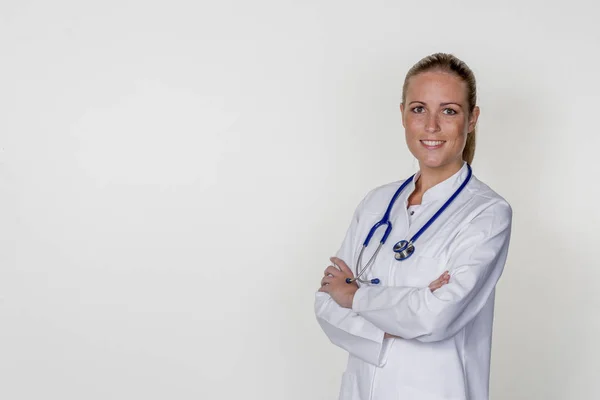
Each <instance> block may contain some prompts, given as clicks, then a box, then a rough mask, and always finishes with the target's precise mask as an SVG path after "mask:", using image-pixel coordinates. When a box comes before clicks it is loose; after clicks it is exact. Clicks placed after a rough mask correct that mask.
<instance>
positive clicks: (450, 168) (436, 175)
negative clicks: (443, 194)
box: [415, 160, 464, 193]
mask: <svg viewBox="0 0 600 400" xmlns="http://www.w3.org/2000/svg"><path fill="white" fill-rule="evenodd" d="M463 162H464V161H463V160H458V161H457V162H455V163H452V164H448V165H444V166H443V167H438V168H428V167H425V166H422V165H421V166H420V175H419V179H417V181H416V182H415V192H417V193H425V192H426V191H427V190H429V189H431V188H432V187H434V186H435V185H437V184H438V183H440V182H443V181H445V180H446V179H448V178H450V177H451V176H452V175H454V174H455V173H457V172H458V171H460V169H461V168H462V166H463Z"/></svg>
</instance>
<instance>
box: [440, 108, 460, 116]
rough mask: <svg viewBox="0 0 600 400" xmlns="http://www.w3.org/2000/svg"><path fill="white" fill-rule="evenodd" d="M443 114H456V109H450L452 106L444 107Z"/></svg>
mask: <svg viewBox="0 0 600 400" xmlns="http://www.w3.org/2000/svg"><path fill="white" fill-rule="evenodd" d="M442 112H443V113H444V114H446V115H456V114H458V113H457V112H456V110H454V109H452V108H444V110H443V111H442Z"/></svg>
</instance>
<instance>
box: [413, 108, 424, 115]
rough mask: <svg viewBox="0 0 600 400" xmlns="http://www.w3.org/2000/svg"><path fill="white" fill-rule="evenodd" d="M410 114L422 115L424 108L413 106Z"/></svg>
mask: <svg viewBox="0 0 600 400" xmlns="http://www.w3.org/2000/svg"><path fill="white" fill-rule="evenodd" d="M411 111H412V112H414V113H415V114H422V113H424V112H425V107H423V106H415V107H413V108H412V109H411Z"/></svg>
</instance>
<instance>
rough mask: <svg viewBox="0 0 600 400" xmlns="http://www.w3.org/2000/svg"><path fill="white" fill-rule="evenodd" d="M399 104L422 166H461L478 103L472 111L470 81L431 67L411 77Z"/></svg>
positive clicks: (409, 140)
mask: <svg viewBox="0 0 600 400" xmlns="http://www.w3.org/2000/svg"><path fill="white" fill-rule="evenodd" d="M405 95H406V99H405V102H404V103H403V104H401V105H400V112H401V113H402V125H403V126H404V129H405V132H406V144H407V145H408V148H409V150H410V152H411V153H412V154H413V155H414V156H415V158H416V159H417V160H419V164H420V167H421V169H425V168H428V169H446V168H453V167H458V168H460V166H462V163H463V161H462V152H463V149H464V148H465V143H466V141H467V133H468V132H471V131H473V129H474V128H475V124H476V123H477V118H478V117H479V107H475V108H474V110H473V112H471V113H469V103H468V100H467V84H466V82H464V81H463V80H462V79H461V78H460V77H458V76H456V75H455V74H452V73H447V72H439V71H428V72H423V73H420V74H418V75H415V76H413V77H411V78H410V79H409V81H408V87H407V90H406V93H405Z"/></svg>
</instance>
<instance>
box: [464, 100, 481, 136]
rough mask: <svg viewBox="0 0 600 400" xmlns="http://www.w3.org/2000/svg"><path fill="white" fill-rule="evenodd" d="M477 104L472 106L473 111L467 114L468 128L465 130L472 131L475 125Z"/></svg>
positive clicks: (477, 117)
mask: <svg viewBox="0 0 600 400" xmlns="http://www.w3.org/2000/svg"><path fill="white" fill-rule="evenodd" d="M479 113H480V110H479V106H475V107H473V112H471V115H470V116H469V130H468V131H467V132H473V130H474V129H475V126H476V125H477V120H478V119H479Z"/></svg>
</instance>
